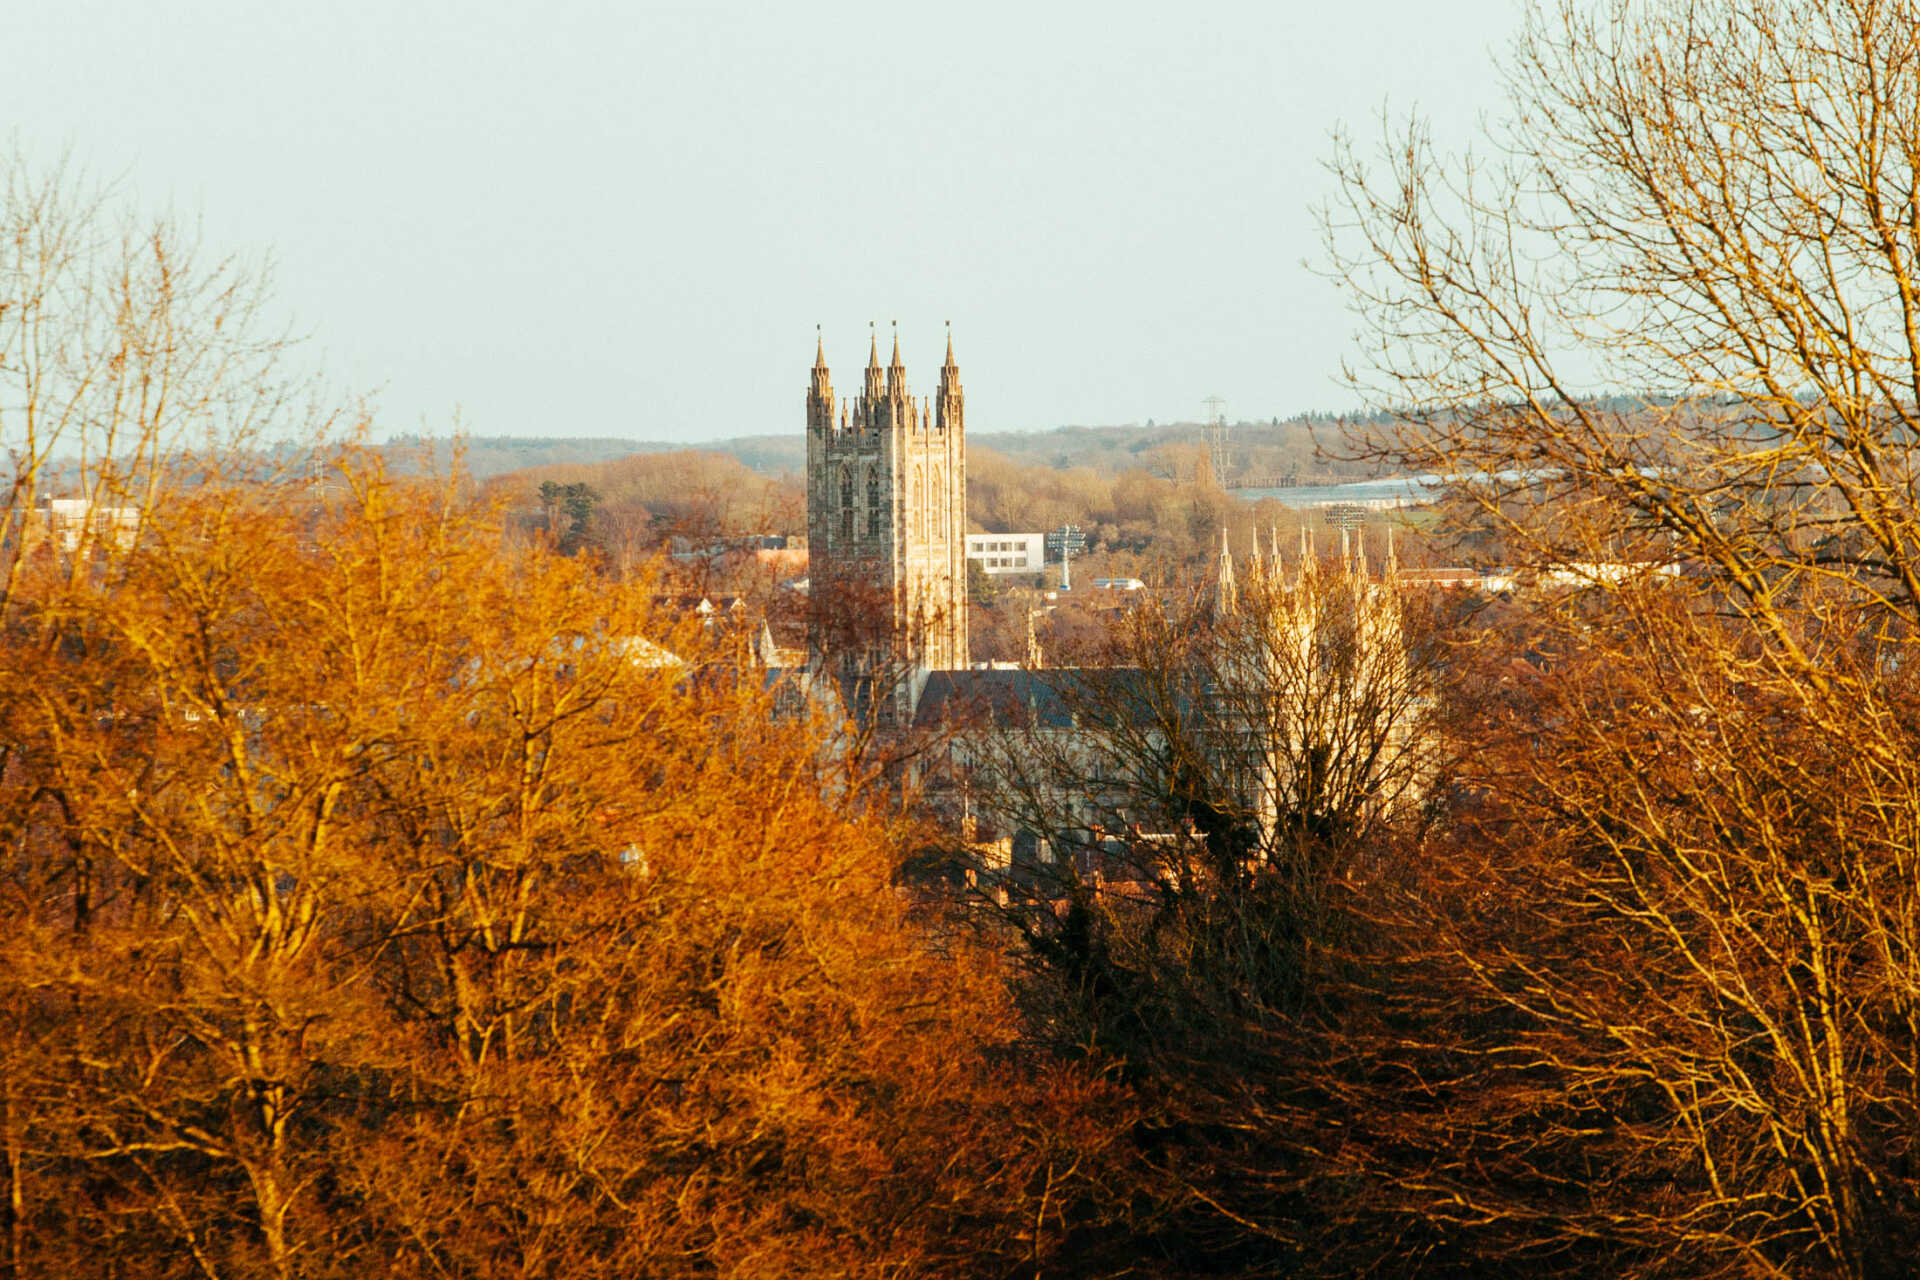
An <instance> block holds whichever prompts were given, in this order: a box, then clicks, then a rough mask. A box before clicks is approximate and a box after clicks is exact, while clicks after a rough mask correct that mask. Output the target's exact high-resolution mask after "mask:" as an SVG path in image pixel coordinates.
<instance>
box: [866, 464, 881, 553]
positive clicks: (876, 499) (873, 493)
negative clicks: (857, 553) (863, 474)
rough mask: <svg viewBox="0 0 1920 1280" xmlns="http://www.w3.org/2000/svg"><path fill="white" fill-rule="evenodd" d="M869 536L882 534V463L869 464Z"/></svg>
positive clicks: (874, 536)
mask: <svg viewBox="0 0 1920 1280" xmlns="http://www.w3.org/2000/svg"><path fill="white" fill-rule="evenodd" d="M867 536H868V537H869V538H877V537H879V536H880V464H879V463H877V462H876V463H869V464H868V466H867Z"/></svg>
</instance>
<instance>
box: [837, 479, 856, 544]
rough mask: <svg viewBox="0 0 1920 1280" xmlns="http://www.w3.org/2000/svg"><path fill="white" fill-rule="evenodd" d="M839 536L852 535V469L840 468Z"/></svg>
mask: <svg viewBox="0 0 1920 1280" xmlns="http://www.w3.org/2000/svg"><path fill="white" fill-rule="evenodd" d="M840 536H841V537H842V538H852V537H853V470H852V468H850V467H841V468H840Z"/></svg>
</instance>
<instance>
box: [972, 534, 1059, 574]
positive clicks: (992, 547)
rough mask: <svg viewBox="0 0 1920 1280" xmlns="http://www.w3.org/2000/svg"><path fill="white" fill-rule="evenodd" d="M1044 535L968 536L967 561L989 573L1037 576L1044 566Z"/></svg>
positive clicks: (1045, 539)
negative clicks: (973, 562) (975, 563)
mask: <svg viewBox="0 0 1920 1280" xmlns="http://www.w3.org/2000/svg"><path fill="white" fill-rule="evenodd" d="M1046 543H1047V536H1046V535H1045V534H1044V533H970V534H968V535H967V559H969V560H978V561H979V562H980V567H981V568H982V569H985V570H986V571H987V572H988V573H1039V572H1040V571H1041V569H1042V568H1043V567H1044V566H1045V565H1046V554H1047V547H1046Z"/></svg>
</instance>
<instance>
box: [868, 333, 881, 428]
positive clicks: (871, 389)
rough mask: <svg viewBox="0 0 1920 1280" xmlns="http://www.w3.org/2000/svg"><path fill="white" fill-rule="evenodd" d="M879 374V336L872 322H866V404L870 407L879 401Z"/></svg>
mask: <svg viewBox="0 0 1920 1280" xmlns="http://www.w3.org/2000/svg"><path fill="white" fill-rule="evenodd" d="M880 379H881V374H880V334H879V331H878V330H876V329H875V328H874V325H873V321H871V320H869V321H867V402H868V405H869V410H868V411H869V412H871V411H872V409H871V406H872V404H874V403H875V402H877V401H878V400H879V399H880V394H881V391H882V387H881V381H880Z"/></svg>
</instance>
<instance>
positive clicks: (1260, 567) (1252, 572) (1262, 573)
mask: <svg viewBox="0 0 1920 1280" xmlns="http://www.w3.org/2000/svg"><path fill="white" fill-rule="evenodd" d="M1266 576H1267V566H1265V565H1264V564H1261V563H1260V526H1259V524H1258V523H1256V524H1255V525H1254V526H1253V535H1252V554H1251V555H1249V556H1248V558H1247V581H1249V582H1252V581H1253V580H1255V579H1256V578H1264V577H1266Z"/></svg>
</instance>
